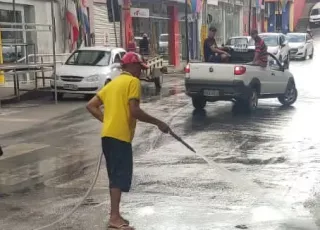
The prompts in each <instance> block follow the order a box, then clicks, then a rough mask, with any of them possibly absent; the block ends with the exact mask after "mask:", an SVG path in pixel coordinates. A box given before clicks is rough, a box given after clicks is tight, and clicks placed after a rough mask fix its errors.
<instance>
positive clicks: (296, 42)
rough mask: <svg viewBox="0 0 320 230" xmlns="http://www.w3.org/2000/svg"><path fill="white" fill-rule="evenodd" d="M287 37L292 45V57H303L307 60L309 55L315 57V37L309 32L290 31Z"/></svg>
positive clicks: (290, 45)
mask: <svg viewBox="0 0 320 230" xmlns="http://www.w3.org/2000/svg"><path fill="white" fill-rule="evenodd" d="M287 37H288V41H289V47H290V58H292V59H298V58H302V59H304V60H306V59H307V57H308V56H309V57H310V59H312V58H313V53H314V46H313V39H312V38H311V36H310V35H309V34H308V33H288V34H287Z"/></svg>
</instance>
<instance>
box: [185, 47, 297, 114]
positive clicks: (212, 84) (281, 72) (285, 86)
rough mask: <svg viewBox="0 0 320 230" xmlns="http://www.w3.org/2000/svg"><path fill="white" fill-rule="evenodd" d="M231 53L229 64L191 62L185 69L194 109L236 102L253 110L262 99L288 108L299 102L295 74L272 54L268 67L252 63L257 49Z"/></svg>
mask: <svg viewBox="0 0 320 230" xmlns="http://www.w3.org/2000/svg"><path fill="white" fill-rule="evenodd" d="M231 52H233V53H231V62H230V63H203V62H191V63H189V64H188V65H187V66H186V68H185V74H186V78H185V86H186V94H187V95H188V96H189V97H191V98H192V104H193V106H194V108H195V109H203V108H204V107H205V106H206V104H207V102H215V101H233V102H235V104H236V105H240V106H241V107H242V108H244V109H246V110H247V111H252V110H255V109H256V108H257V106H258V99H259V98H260V99H262V98H278V100H279V102H280V103H281V104H283V105H285V106H289V105H292V104H293V103H294V102H295V101H296V100H297V97H298V91H297V89H296V85H295V80H294V77H293V75H292V73H290V72H289V71H288V70H285V68H284V66H283V64H282V63H280V62H279V60H278V59H277V58H276V57H275V56H274V55H272V54H270V55H269V56H270V61H269V62H268V66H267V67H260V66H258V65H253V64H252V63H250V61H251V60H252V59H253V56H254V50H248V52H234V51H231Z"/></svg>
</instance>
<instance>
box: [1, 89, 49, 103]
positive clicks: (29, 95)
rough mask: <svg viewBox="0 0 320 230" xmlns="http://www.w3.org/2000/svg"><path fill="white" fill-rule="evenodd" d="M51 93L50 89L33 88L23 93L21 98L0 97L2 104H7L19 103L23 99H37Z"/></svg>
mask: <svg viewBox="0 0 320 230" xmlns="http://www.w3.org/2000/svg"><path fill="white" fill-rule="evenodd" d="M50 95H51V92H50V91H42V90H32V91H28V92H25V93H23V94H21V95H20V100H19V98H18V97H17V96H12V97H8V98H3V99H0V104H2V105H6V104H13V103H19V102H21V101H28V100H35V99H39V98H42V97H47V96H50Z"/></svg>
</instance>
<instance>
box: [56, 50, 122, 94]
mask: <svg viewBox="0 0 320 230" xmlns="http://www.w3.org/2000/svg"><path fill="white" fill-rule="evenodd" d="M125 53H126V51H125V50H124V49H122V48H113V47H84V48H80V49H78V50H76V51H75V52H73V53H72V54H71V55H70V57H69V58H68V59H67V61H66V62H65V63H64V64H63V65H62V66H60V67H58V68H57V71H56V88H57V92H58V99H62V98H63V95H64V94H83V95H85V96H88V97H91V96H92V95H95V94H96V93H97V92H98V91H99V90H100V89H101V88H102V87H103V86H104V84H105V82H106V80H107V79H113V78H115V77H116V76H118V75H119V74H120V71H121V70H120V60H121V58H122V57H123V55H124V54H125ZM50 85H51V89H52V91H54V88H55V85H54V80H51V82H50Z"/></svg>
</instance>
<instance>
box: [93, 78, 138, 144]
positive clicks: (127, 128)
mask: <svg viewBox="0 0 320 230" xmlns="http://www.w3.org/2000/svg"><path fill="white" fill-rule="evenodd" d="M97 96H98V97H99V98H100V100H101V101H102V103H103V105H104V115H103V127H102V132H101V136H102V137H112V138H115V139H118V140H121V141H125V142H129V143H130V142H131V141H132V139H133V136H134V132H135V128H136V119H134V118H132V117H131V114H130V109H129V100H130V99H137V100H140V96H141V85H140V80H139V79H138V78H136V77H133V76H132V75H131V74H130V73H127V72H123V73H121V74H120V76H118V77H117V78H115V79H114V80H112V81H111V82H110V83H108V84H107V85H106V86H105V87H103V88H102V89H101V90H100V91H99V92H98V94H97Z"/></svg>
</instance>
